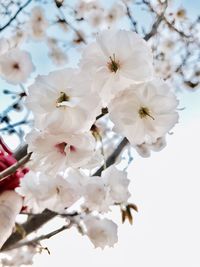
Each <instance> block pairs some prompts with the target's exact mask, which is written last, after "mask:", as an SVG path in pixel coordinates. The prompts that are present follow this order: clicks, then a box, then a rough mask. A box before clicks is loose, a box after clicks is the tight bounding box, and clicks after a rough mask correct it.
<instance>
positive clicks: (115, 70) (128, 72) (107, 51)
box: [80, 30, 153, 105]
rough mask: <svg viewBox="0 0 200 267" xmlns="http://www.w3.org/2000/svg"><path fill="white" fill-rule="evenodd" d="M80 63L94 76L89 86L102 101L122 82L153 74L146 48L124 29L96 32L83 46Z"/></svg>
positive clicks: (140, 78)
mask: <svg viewBox="0 0 200 267" xmlns="http://www.w3.org/2000/svg"><path fill="white" fill-rule="evenodd" d="M80 66H81V68H82V69H84V70H85V71H86V72H89V73H90V74H92V75H93V76H94V77H93V78H94V83H93V88H94V90H96V91H97V92H99V91H100V95H101V97H102V98H103V101H104V103H105V104H106V103H107V102H108V101H109V100H110V98H112V97H113V95H115V94H116V92H117V91H118V90H120V89H122V87H123V88H124V85H129V84H130V83H131V82H143V81H147V80H150V79H151V78H152V74H153V65H152V54H151V51H150V48H149V47H148V45H147V44H146V42H145V41H144V40H143V39H142V38H141V37H139V35H137V34H136V33H134V32H130V31H125V30H119V31H115V30H106V31H103V32H102V33H101V34H99V36H97V40H96V42H94V43H92V44H90V45H88V46H87V47H86V48H85V50H84V52H83V56H82V59H81V61H80ZM105 104H104V105H105Z"/></svg>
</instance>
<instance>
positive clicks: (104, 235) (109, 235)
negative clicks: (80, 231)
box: [84, 216, 118, 249]
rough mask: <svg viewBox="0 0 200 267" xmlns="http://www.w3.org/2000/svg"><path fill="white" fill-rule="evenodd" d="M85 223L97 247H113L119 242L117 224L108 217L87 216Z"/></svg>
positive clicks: (88, 234) (88, 233)
mask: <svg viewBox="0 0 200 267" xmlns="http://www.w3.org/2000/svg"><path fill="white" fill-rule="evenodd" d="M84 223H85V226H86V229H87V233H86V234H87V236H88V237H89V239H90V240H91V242H92V243H93V245H94V246H95V248H97V247H100V248H102V249H103V248H105V247H106V246H109V247H113V246H114V244H115V243H116V242H117V240H118V237H117V225H116V224H115V223H114V222H113V221H111V220H108V219H100V218H98V217H92V216H86V217H85V218H84Z"/></svg>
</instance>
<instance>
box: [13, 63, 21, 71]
mask: <svg viewBox="0 0 200 267" xmlns="http://www.w3.org/2000/svg"><path fill="white" fill-rule="evenodd" d="M13 69H15V70H19V69H20V67H19V64H18V63H17V62H15V63H14V64H13Z"/></svg>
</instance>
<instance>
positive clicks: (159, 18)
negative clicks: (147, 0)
mask: <svg viewBox="0 0 200 267" xmlns="http://www.w3.org/2000/svg"><path fill="white" fill-rule="evenodd" d="M166 9H167V1H165V7H164V10H163V12H162V13H161V14H160V15H158V14H157V13H156V14H157V19H156V21H155V22H154V23H153V25H152V27H151V30H150V32H149V33H147V34H146V35H145V37H144V40H146V41H148V40H149V39H150V38H151V37H153V36H154V35H155V34H156V33H157V30H158V27H159V26H160V23H161V22H162V20H163V19H164V15H165V11H166ZM151 11H152V12H154V13H155V11H154V10H153V9H152V8H151Z"/></svg>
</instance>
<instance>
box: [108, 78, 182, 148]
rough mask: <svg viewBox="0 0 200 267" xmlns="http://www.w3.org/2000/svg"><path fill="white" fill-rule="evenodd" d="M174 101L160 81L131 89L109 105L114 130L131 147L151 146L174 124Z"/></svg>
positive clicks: (174, 98) (175, 120) (176, 102)
mask: <svg viewBox="0 0 200 267" xmlns="http://www.w3.org/2000/svg"><path fill="white" fill-rule="evenodd" d="M177 105H178V101H177V99H176V97H175V95H174V94H173V93H172V92H171V91H170V88H169V87H168V85H167V84H166V83H165V82H163V81H162V80H160V79H157V78H156V79H154V80H152V81H150V82H147V83H142V84H138V85H131V86H130V87H129V88H127V89H126V90H124V91H123V92H122V93H120V94H119V95H118V96H117V97H116V98H115V99H114V100H113V101H112V103H110V106H109V112H110V118H111V120H112V122H113V123H114V125H115V126H114V130H115V131H117V132H118V133H121V134H123V135H124V136H126V137H127V138H128V140H129V141H130V143H131V144H132V145H141V144H142V143H144V142H145V143H150V144H151V143H154V142H156V140H157V138H159V137H162V136H163V135H164V134H166V133H167V132H168V131H169V130H170V129H171V128H172V127H173V126H174V125H175V124H176V123H177V122H178V113H177V111H176V108H177Z"/></svg>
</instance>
